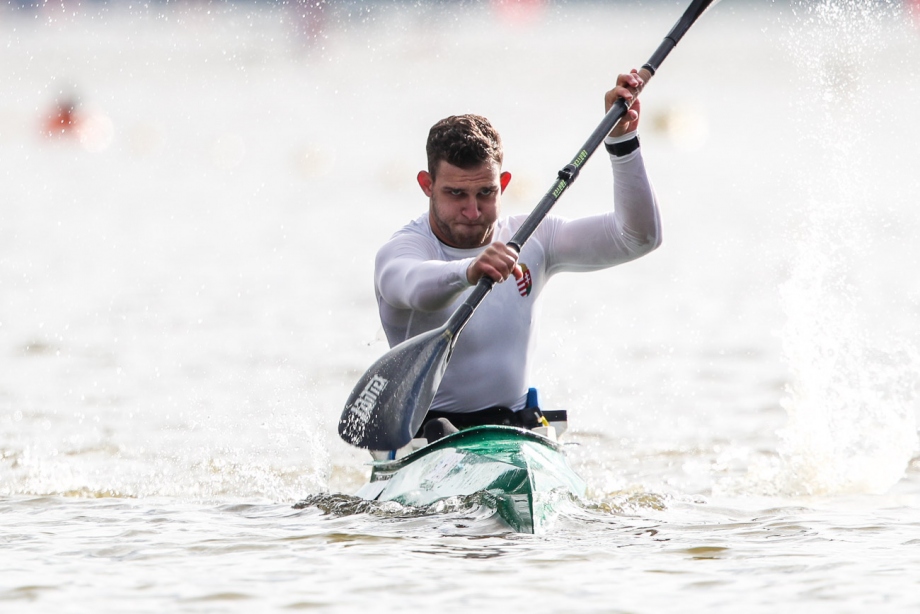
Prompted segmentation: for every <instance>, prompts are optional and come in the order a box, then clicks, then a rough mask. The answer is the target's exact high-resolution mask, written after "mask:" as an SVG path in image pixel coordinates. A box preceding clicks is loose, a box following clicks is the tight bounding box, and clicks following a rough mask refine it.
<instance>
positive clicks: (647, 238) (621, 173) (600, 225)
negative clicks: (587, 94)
mask: <svg viewBox="0 0 920 614" xmlns="http://www.w3.org/2000/svg"><path fill="white" fill-rule="evenodd" d="M631 136H634V134H633V135H626V137H624V138H630V137H631ZM610 161H611V166H612V170H613V180H614V181H613V184H614V187H613V201H614V207H613V211H610V212H607V213H603V214H600V215H593V216H589V217H584V218H580V219H577V220H559V222H558V223H556V224H554V225H553V226H552V227H551V228H550V229H549V231H550V232H551V235H552V236H551V237H550V239H549V246H550V249H549V254H550V256H549V259H548V263H547V264H548V272H549V273H550V274H552V273H556V272H559V271H591V270H596V269H602V268H606V267H610V266H613V265H616V264H621V263H623V262H628V261H629V260H633V259H635V258H638V257H640V256H643V255H645V254H647V253H649V252H651V251H652V250H654V249H655V248H656V247H658V246H659V245H660V244H661V220H660V217H659V211H658V202H657V199H656V197H655V192H654V190H653V189H652V186H651V183H650V182H649V179H648V175H647V174H646V171H645V163H644V162H643V160H642V150H641V148H640V149H636V150H635V151H633V152H631V153H629V154H627V155H625V156H613V155H611V156H610Z"/></svg>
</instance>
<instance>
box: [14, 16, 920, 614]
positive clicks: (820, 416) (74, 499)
mask: <svg viewBox="0 0 920 614" xmlns="http://www.w3.org/2000/svg"><path fill="white" fill-rule="evenodd" d="M521 4H522V5H526V6H527V7H528V8H526V10H525V9H524V8H522V6H518V7H517V8H515V9H514V10H512V8H510V7H509V6H507V5H501V3H496V4H495V5H492V6H489V5H487V4H452V3H444V4H423V5H421V6H417V5H414V4H408V3H407V4H401V3H379V4H377V3H373V4H371V3H338V4H333V5H332V6H331V7H330V6H327V7H326V8H325V9H324V10H316V9H309V8H306V7H300V8H297V9H294V8H292V7H289V6H286V5H283V4H280V5H274V6H258V5H249V4H247V5H243V4H241V5H198V4H195V5H191V4H189V5H178V6H176V5H169V6H166V5H162V6H161V5H157V6H151V7H147V8H138V7H132V8H129V7H127V6H121V5H114V6H113V5H109V6H105V5H88V6H87V5H84V6H78V5H70V4H66V3H65V4H64V5H63V6H55V7H51V6H50V5H49V6H46V7H44V8H42V9H38V10H33V9H28V8H21V9H15V10H14V9H12V8H9V7H7V8H6V9H5V10H4V11H3V12H2V13H0V31H2V33H3V42H4V44H3V45H2V46H0V72H2V74H4V75H5V77H4V79H3V81H2V83H3V91H4V96H3V100H2V101H0V160H2V166H0V177H2V184H0V186H2V187H0V193H2V199H0V528H2V531H0V548H2V553H3V555H2V557H0V569H2V573H0V601H2V606H0V607H2V610H3V611H4V612H7V611H9V612H19V611H23V612H27V611H36V612H39V611H41V612H44V611H52V610H54V611H62V612H71V611H72V612H83V611H121V610H128V609H130V610H132V611H150V612H161V611H189V612H197V611H202V612H204V611H208V612H210V611H221V612H224V611H253V610H255V611H262V610H271V609H315V610H319V611H351V610H353V609H355V608H357V607H365V608H366V607H375V608H382V609H393V608H396V607H409V608H410V609H419V608H423V607H424V608H426V609H432V610H435V609H437V610H443V611H461V610H462V611H467V610H470V609H471V608H472V609H475V608H494V607H495V606H496V604H500V605H501V606H502V607H511V606H515V605H521V606H522V607H526V608H528V609H530V610H535V611H545V612H555V611H584V612H597V611H623V612H658V611H688V610H697V609H701V608H711V609H718V610H722V611H738V610H742V611H763V612H772V611H775V610H776V609H778V608H784V609H790V608H791V609H793V610H795V611H805V610H806V609H807V610H808V611H828V612H845V611H865V610H867V609H872V610H873V611H876V610H889V611H909V610H915V609H916V608H917V607H918V606H920V597H918V594H920V593H918V590H917V581H916V579H915V577H914V576H915V575H916V574H915V573H914V570H915V569H916V566H917V562H918V561H917V559H918V556H917V554H916V552H917V551H918V550H917V544H918V543H920V527H918V522H920V521H918V520H917V518H918V513H917V512H918V509H920V461H918V460H917V458H915V455H916V451H917V427H916V416H917V398H916V392H917V390H916V389H917V382H918V375H917V374H918V362H917V357H916V348H917V342H918V332H917V329H916V325H915V322H916V321H917V317H918V305H920V282H918V280H917V276H916V275H915V274H914V273H913V271H914V269H916V267H917V264H918V259H920V251H918V249H917V247H916V242H915V241H913V237H914V236H916V234H917V231H918V230H920V229H918V225H920V224H918V220H920V216H918V214H917V212H916V194H917V193H918V188H920V186H918V179H917V177H916V172H915V168H916V155H915V153H914V151H915V149H916V147H915V143H916V142H917V140H918V137H920V134H918V132H920V122H918V120H917V119H916V113H915V105H916V100H917V97H918V84H920V75H918V70H917V66H920V57H918V56H920V31H918V29H917V23H918V21H917V9H916V7H915V8H913V9H912V8H911V7H910V6H909V5H905V6H899V5H896V4H886V3H878V2H862V1H859V0H852V1H848V0H834V1H831V0H827V1H823V2H814V3H802V4H791V5H789V4H770V3H746V4H738V3H731V2H729V0H725V2H722V3H721V4H720V5H718V6H717V7H716V8H715V9H714V10H713V11H712V12H711V13H710V14H707V15H706V16H704V18H703V19H702V20H701V21H700V22H699V24H697V25H696V26H695V27H694V29H693V30H691V32H690V33H689V34H688V35H687V38H686V39H685V40H684V41H683V42H682V43H681V45H680V46H679V47H678V49H677V50H676V51H675V52H674V53H673V54H672V57H671V58H669V59H668V60H667V62H666V64H665V65H664V66H663V67H662V70H661V71H660V73H659V75H658V76H657V77H656V79H655V80H654V81H653V83H652V84H651V85H649V88H648V90H647V91H646V93H645V95H644V98H643V99H644V102H645V105H644V116H643V126H642V134H643V147H644V151H645V156H646V160H647V164H648V166H649V169H650V173H651V174H652V177H653V180H654V183H655V186H656V189H657V191H658V193H659V198H660V201H661V203H662V209H663V216H664V225H665V244H664V246H663V247H662V248H661V249H660V250H659V251H657V252H655V253H654V254H652V255H651V256H649V257H647V258H645V259H643V260H641V261H638V262H636V263H631V264H629V265H627V266H624V267H620V268H618V269H614V270H611V271H607V272H602V273H597V274H592V275H585V276H578V275H570V276H568V277H565V278H562V277H560V278H557V279H556V280H555V281H554V284H555V288H554V289H553V290H551V291H549V292H548V293H547V296H546V301H545V305H544V311H543V314H542V320H541V325H542V333H543V344H542V346H541V350H540V351H541V353H540V357H539V363H538V371H537V373H536V376H537V377H536V378H537V380H538V381H535V382H534V383H535V384H536V385H538V386H540V388H541V392H542V397H543V401H544V403H545V404H546V405H547V406H548V407H553V408H557V407H558V408H566V409H568V410H569V411H570V427H571V430H570V432H569V433H568V434H567V435H566V440H567V441H568V442H569V443H572V444H573V445H572V446H570V452H571V453H570V459H571V462H572V465H573V466H574V467H575V469H576V470H577V471H578V472H579V473H580V474H581V475H583V476H584V477H585V479H586V481H587V482H588V484H589V494H590V501H589V502H588V503H587V504H586V505H576V504H574V503H573V504H571V505H569V506H568V508H567V510H566V512H565V513H564V514H563V516H562V517H561V518H560V519H559V521H558V523H557V525H556V526H555V527H554V530H553V531H551V532H550V534H549V535H546V536H539V537H534V536H528V535H517V534H513V533H509V532H508V531H507V530H506V529H505V528H504V527H503V525H501V523H500V522H499V521H498V520H496V518H495V517H494V516H493V514H492V510H491V508H490V507H489V501H488V499H487V498H483V497H477V496H473V497H469V498H466V499H460V500H455V501H446V502H443V503H442V504H439V505H438V506H436V507H434V508H430V509H407V508H402V507H400V506H398V505H394V504H378V503H368V502H362V501H360V500H357V499H354V498H353V497H350V496H349V495H350V493H353V492H354V491H355V490H356V489H357V488H358V487H359V486H360V485H361V484H362V483H363V482H364V480H366V477H367V473H368V468H367V466H366V465H365V461H366V455H365V454H364V453H363V452H360V451H356V450H352V449H350V448H349V447H348V446H346V445H345V444H343V443H342V442H340V441H339V440H338V438H337V437H336V436H335V429H334V425H335V422H336V420H337V418H338V415H339V413H340V411H341V407H342V403H343V401H344V398H345V397H346V396H347V392H348V391H349V390H350V388H351V386H352V384H353V383H354V381H355V379H356V378H357V377H358V375H359V374H360V373H361V372H363V370H364V368H366V367H367V366H368V365H369V364H370V363H371V362H372V361H373V360H374V359H375V358H376V357H378V356H379V355H380V354H381V353H382V352H383V351H384V349H385V348H384V345H383V342H382V334H381V333H380V332H379V325H378V323H377V321H376V309H375V305H374V301H373V294H372V289H371V266H372V257H373V253H374V251H375V250H376V247H377V246H378V245H379V244H380V243H381V242H382V241H384V240H385V239H386V238H387V237H388V236H389V235H390V233H391V232H392V231H393V230H394V229H395V228H397V227H398V226H399V225H401V224H402V223H404V222H405V221H407V220H409V219H411V218H413V217H414V216H415V215H417V213H418V212H420V211H421V210H422V209H423V208H424V206H425V202H424V199H423V198H422V197H421V195H420V194H419V193H417V188H416V187H413V185H414V174H415V172H416V171H417V170H418V169H419V168H421V167H422V166H423V165H424V152H423V143H424V136H425V134H426V133H427V129H428V127H429V126H430V125H431V124H432V123H433V122H434V121H436V120H437V119H440V118H441V117H442V116H444V115H447V114H450V113H456V112H467V111H474V112H479V113H482V114H485V115H488V116H489V117H490V118H491V119H492V120H493V121H494V123H495V124H496V125H497V127H498V128H499V129H500V130H501V132H502V133H503V136H504V140H505V144H506V148H507V156H506V168H508V169H510V170H511V171H512V173H513V174H514V180H513V183H512V186H511V188H510V189H509V192H508V194H507V198H506V202H505V207H506V210H507V211H508V212H523V211H528V210H529V209H530V207H532V206H533V205H534V204H535V203H536V201H537V200H538V198H539V197H540V196H541V195H542V192H543V190H544V189H546V188H547V187H548V186H549V184H550V183H551V182H552V178H553V177H554V175H555V171H556V169H557V168H558V167H560V166H561V165H563V164H565V163H566V162H567V161H568V159H569V158H570V157H571V155H572V154H574V152H575V150H576V149H577V147H579V146H580V145H581V143H582V142H583V140H584V138H585V137H586V136H587V134H588V133H589V132H590V131H591V129H593V127H594V125H595V124H596V122H597V121H598V119H599V117H598V114H599V112H600V110H601V94H602V93H603V91H604V90H605V89H606V87H607V86H609V84H610V83H611V81H612V79H613V77H614V76H615V74H616V73H617V72H618V71H620V70H623V69H628V68H630V67H633V66H637V65H640V64H641V63H642V62H643V61H644V60H645V58H646V57H647V56H648V55H649V54H650V53H651V52H652V51H653V50H654V48H655V47H656V46H657V44H658V42H659V41H660V39H661V38H662V36H664V34H665V33H666V32H667V31H668V29H669V28H670V27H671V25H672V24H673V22H674V21H675V20H676V18H677V16H678V15H679V14H680V12H681V11H682V10H683V6H682V5H680V4H675V3H671V2H663V3H646V4H645V5H626V4H613V5H611V4H604V5H593V4H590V3H580V2H569V3H556V4H541V3H521ZM65 96H73V97H74V98H75V99H76V100H78V102H79V105H78V111H79V112H80V113H82V117H83V120H84V121H83V124H82V126H83V128H82V130H81V131H80V132H79V134H72V135H64V136H55V137H48V136H47V135H43V134H42V131H43V126H44V124H43V122H45V121H46V118H47V116H48V115H49V114H51V113H52V112H53V107H54V105H55V103H56V101H58V100H59V99H61V98H63V97H65ZM609 189H610V187H609V179H608V175H607V171H606V169H605V168H604V163H603V161H602V160H598V161H593V162H592V163H591V165H589V167H588V170H586V172H584V173H582V175H581V177H580V179H579V183H578V184H577V185H576V186H575V187H574V188H573V189H572V190H571V191H570V193H569V194H568V195H567V196H566V198H565V199H563V200H562V201H561V202H560V204H559V208H558V213H560V214H564V215H570V216H576V215H584V214H586V213H590V212H594V211H598V210H601V209H602V208H603V207H604V206H605V204H606V202H607V198H608V194H609ZM298 503H300V505H295V504H298Z"/></svg>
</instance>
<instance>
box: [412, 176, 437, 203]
mask: <svg viewBox="0 0 920 614" xmlns="http://www.w3.org/2000/svg"><path fill="white" fill-rule="evenodd" d="M415 179H416V180H417V181H418V185H419V187H420V188H422V192H424V193H425V196H427V197H429V198H431V186H432V184H433V183H434V180H433V179H432V178H431V173H429V172H428V171H419V172H418V175H416V177H415Z"/></svg>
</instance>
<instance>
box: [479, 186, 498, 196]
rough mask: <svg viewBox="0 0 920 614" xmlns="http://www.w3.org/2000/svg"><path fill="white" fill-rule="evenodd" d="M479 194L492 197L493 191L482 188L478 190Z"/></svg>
mask: <svg viewBox="0 0 920 614" xmlns="http://www.w3.org/2000/svg"><path fill="white" fill-rule="evenodd" d="M479 193H480V194H481V195H483V196H492V195H493V194H495V190H493V189H492V188H483V189H481V190H479Z"/></svg>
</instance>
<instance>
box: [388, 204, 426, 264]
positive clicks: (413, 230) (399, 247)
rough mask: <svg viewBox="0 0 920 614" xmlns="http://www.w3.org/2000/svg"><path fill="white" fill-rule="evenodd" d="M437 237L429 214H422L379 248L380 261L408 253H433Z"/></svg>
mask: <svg viewBox="0 0 920 614" xmlns="http://www.w3.org/2000/svg"><path fill="white" fill-rule="evenodd" d="M437 243H438V240H437V237H435V236H434V233H433V232H431V227H430V225H429V223H428V216H427V215H420V216H419V217H417V218H416V219H414V220H412V221H411V222H409V223H408V224H406V225H405V226H403V227H402V228H399V229H398V230H397V231H396V232H394V233H393V234H392V235H391V236H390V238H389V239H388V240H387V241H386V243H384V244H383V245H381V246H380V249H378V250H377V258H378V262H379V260H380V259H381V258H383V259H384V260H388V259H389V258H393V257H397V256H403V255H406V254H418V255H422V254H425V255H427V257H431V254H432V253H433V252H434V251H436V250H437Z"/></svg>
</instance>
